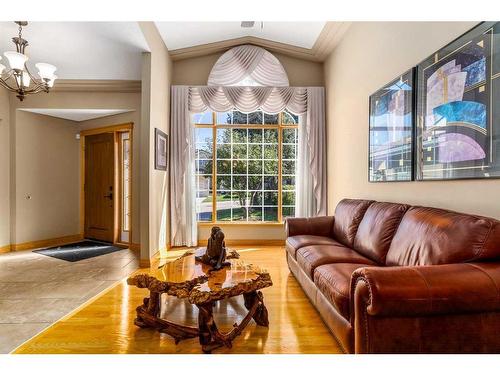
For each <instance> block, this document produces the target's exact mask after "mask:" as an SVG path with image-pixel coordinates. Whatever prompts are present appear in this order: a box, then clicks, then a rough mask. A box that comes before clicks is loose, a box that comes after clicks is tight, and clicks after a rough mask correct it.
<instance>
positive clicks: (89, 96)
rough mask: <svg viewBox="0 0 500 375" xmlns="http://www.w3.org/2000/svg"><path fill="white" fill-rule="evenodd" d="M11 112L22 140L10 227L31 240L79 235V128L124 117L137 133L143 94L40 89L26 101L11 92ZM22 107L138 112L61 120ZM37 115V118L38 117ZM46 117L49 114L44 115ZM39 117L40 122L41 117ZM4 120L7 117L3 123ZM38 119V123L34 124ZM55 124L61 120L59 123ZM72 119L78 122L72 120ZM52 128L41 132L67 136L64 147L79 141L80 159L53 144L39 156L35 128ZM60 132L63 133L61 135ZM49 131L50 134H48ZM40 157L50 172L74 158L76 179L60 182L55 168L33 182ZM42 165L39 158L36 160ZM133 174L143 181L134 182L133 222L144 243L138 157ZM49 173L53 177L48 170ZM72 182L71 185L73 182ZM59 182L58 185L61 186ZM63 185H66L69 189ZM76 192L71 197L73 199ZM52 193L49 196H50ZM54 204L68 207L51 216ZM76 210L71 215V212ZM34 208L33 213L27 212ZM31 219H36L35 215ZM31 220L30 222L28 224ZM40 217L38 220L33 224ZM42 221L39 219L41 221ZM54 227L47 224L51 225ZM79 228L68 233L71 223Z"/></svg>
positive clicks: (53, 137)
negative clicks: (48, 161)
mask: <svg viewBox="0 0 500 375" xmlns="http://www.w3.org/2000/svg"><path fill="white" fill-rule="evenodd" d="M10 103H11V106H10V118H11V119H12V120H11V134H10V145H16V147H10V148H11V162H10V169H11V184H10V201H11V202H15V204H12V205H11V208H10V212H11V214H10V224H11V225H10V228H11V230H10V232H11V238H10V242H11V243H12V244H15V243H17V244H19V243H23V242H26V241H34V240H42V239H47V238H55V237H61V236H65V235H73V234H79V233H80V227H79V219H80V187H79V186H80V185H79V177H80V142H79V141H78V140H76V139H75V135H76V133H78V132H79V131H80V130H81V129H85V128H91V127H98V126H105V125H112V124H115V123H123V122H134V129H135V134H138V133H139V130H140V110H141V108H140V107H141V94H140V93H138V92H136V93H118V92H58V91H54V92H51V93H50V94H39V95H34V96H28V97H27V98H26V99H25V101H23V102H20V101H19V100H18V99H17V98H16V97H15V96H13V95H11V96H10ZM19 108H59V109H68V108H71V109H75V108H93V109H133V110H135V111H134V112H130V113H126V114H121V115H116V116H110V117H106V118H102V119H97V120H92V121H88V122H82V123H76V122H71V121H67V122H66V121H65V120H60V119H57V118H53V117H49V116H42V115H36V114H32V113H27V112H24V111H19V110H17V109H19ZM34 119H37V120H36V121H35V120H34ZM40 119H44V120H43V121H41V120H40ZM37 121H38V122H37ZM61 121H62V122H65V123H66V125H67V126H66V127H64V126H56V125H58V124H59V125H60V123H61ZM0 124H1V123H0ZM33 124H36V125H33ZM54 124H55V125H54ZM68 124H72V125H71V126H68ZM45 128H47V129H49V130H50V131H49V130H47V133H43V134H42V138H40V139H41V140H42V141H43V142H46V143H48V144H49V145H50V144H51V142H56V141H57V142H62V140H63V139H64V140H66V141H67V144H65V145H59V146H58V147H59V149H64V150H65V151H68V150H70V149H71V150H73V148H72V145H76V147H77V158H76V160H74V159H73V158H72V157H68V158H66V157H65V156H64V154H63V153H59V151H58V150H56V149H53V148H50V147H48V148H47V149H43V151H44V152H45V153H46V154H47V155H45V154H43V155H42V156H43V157H42V159H41V160H40V161H39V160H38V159H39V156H40V155H39V153H40V149H39V148H40V147H42V146H39V145H38V143H40V142H38V141H37V142H35V143H33V139H32V138H31V134H38V133H37V132H39V131H41V130H42V129H45ZM69 128H73V129H72V130H71V132H72V136H71V137H69V135H68V134H67V133H66V131H69V130H67V129H69ZM58 134H59V135H58ZM44 136H46V137H48V139H44V138H43V137H44ZM139 141H140V138H139V137H136V138H134V145H133V152H134V154H133V157H136V160H138V159H139ZM52 155H58V157H57V158H52ZM45 158H51V159H50V160H51V161H52V163H50V164H46V159H45ZM30 161H35V162H36V163H41V164H40V169H39V170H37V171H38V172H37V173H40V171H43V169H42V168H45V167H46V168H47V169H46V171H50V173H55V172H52V171H57V170H65V168H66V163H69V162H70V161H71V164H72V172H71V173H69V172H68V174H67V176H68V181H66V182H68V183H69V179H70V178H71V184H70V185H65V184H62V182H61V183H58V184H59V185H57V186H55V185H54V181H58V180H57V178H58V177H57V176H58V175H56V176H55V177H54V176H53V175H51V174H50V173H48V174H47V173H46V174H43V175H40V176H38V175H37V174H35V176H36V177H37V178H39V180H37V182H36V183H35V182H34V181H33V182H31V178H32V176H33V173H34V172H33V171H32V169H31V166H30V165H31V164H30V163H31V162H30ZM33 165H36V164H33ZM132 173H133V178H135V181H134V186H136V185H137V189H134V188H133V191H132V193H133V198H132V199H133V202H135V205H134V207H135V209H134V216H133V218H132V225H133V242H135V243H138V242H139V241H140V237H139V235H140V232H139V229H140V228H139V224H140V223H139V214H140V205H139V188H138V182H139V164H138V163H135V164H134V166H133V172H132ZM46 175H48V178H44V176H46ZM75 176H76V180H75V181H76V184H77V185H76V186H77V191H76V195H75V192H74V191H73V188H72V187H73V186H74V185H73V182H75V181H73V180H74V179H75ZM69 186H71V188H70V187H69ZM56 188H57V189H56ZM63 189H65V190H64V191H63ZM50 192H52V196H51V197H49V198H50V199H53V201H51V202H52V206H50V207H48V208H47V207H46V206H45V205H44V203H42V201H45V200H46V199H45V198H44V197H46V196H48V195H50ZM27 194H31V195H32V199H31V200H27V199H26V195H27ZM69 197H71V202H70V201H69ZM50 199H49V201H50ZM62 203H67V206H68V207H66V205H65V206H64V207H61V206H60V205H61V204H62ZM75 206H76V207H77V208H78V209H77V211H76V212H75V211H74V207H75ZM51 207H59V208H61V209H62V213H61V214H60V215H55V214H54V215H52V216H50V219H48V216H45V213H44V211H45V210H46V209H49V210H50V209H51ZM70 213H71V218H70V217H69V216H70ZM28 214H29V216H27V215H28ZM30 220H31V221H30ZM75 222H77V223H78V226H77V227H75V226H74V223H75ZM26 223H28V224H26ZM32 223H34V224H32ZM35 224H36V225H35ZM49 224H50V228H48V227H45V225H49ZM70 228H71V229H72V230H73V231H72V232H71V233H68V231H69V229H70Z"/></svg>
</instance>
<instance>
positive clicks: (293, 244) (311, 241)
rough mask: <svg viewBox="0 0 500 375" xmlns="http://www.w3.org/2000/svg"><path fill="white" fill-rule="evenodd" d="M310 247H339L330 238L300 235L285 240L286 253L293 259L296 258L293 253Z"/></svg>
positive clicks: (337, 243)
mask: <svg viewBox="0 0 500 375" xmlns="http://www.w3.org/2000/svg"><path fill="white" fill-rule="evenodd" d="M310 245H340V244H339V242H337V241H335V240H334V239H333V238H330V237H322V236H311V235H300V236H292V237H288V238H287V239H286V245H285V248H286V251H288V253H289V254H290V255H291V256H292V258H293V259H295V258H296V256H295V253H296V252H297V250H298V249H300V248H301V247H304V246H310Z"/></svg>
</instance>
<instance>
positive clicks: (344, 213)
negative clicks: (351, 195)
mask: <svg viewBox="0 0 500 375" xmlns="http://www.w3.org/2000/svg"><path fill="white" fill-rule="evenodd" d="M372 203H373V201H367V200H362V199H342V200H341V201H340V202H339V204H338V205H337V207H336V208H335V221H334V222H333V236H334V238H335V239H336V240H338V241H339V242H340V243H342V244H344V245H346V246H349V247H352V246H353V243H354V237H355V236H356V232H357V231H358V226H359V223H360V222H361V219H363V216H364V214H365V212H366V210H367V209H368V207H369V206H370V205H371V204H372Z"/></svg>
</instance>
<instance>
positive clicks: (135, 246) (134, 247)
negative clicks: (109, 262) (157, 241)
mask: <svg viewBox="0 0 500 375" xmlns="http://www.w3.org/2000/svg"><path fill="white" fill-rule="evenodd" d="M128 248H129V249H130V250H132V251H140V250H141V244H140V243H131V244H129V246H128Z"/></svg>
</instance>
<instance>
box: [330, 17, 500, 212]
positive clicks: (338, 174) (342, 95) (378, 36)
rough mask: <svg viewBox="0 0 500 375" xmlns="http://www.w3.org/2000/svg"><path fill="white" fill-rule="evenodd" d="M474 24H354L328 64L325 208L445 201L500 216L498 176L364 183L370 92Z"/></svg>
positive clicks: (443, 203)
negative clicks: (358, 202)
mask: <svg viewBox="0 0 500 375" xmlns="http://www.w3.org/2000/svg"><path fill="white" fill-rule="evenodd" d="M474 25H475V23H474V22H456V23H455V22H453V23H451V22H448V23H445V22H435V23H430V22H429V23H428V22H425V23H424V22H404V23H387V22H380V23H364V22H361V23H353V24H352V25H351V27H350V28H349V30H348V31H347V33H346V35H345V36H344V39H343V40H342V41H341V43H340V44H339V45H338V46H337V48H336V49H335V50H334V52H333V53H332V55H331V56H330V57H329V58H328V60H327V61H326V63H325V84H326V88H327V105H326V107H327V122H328V192H329V196H328V199H329V212H330V213H333V211H334V208H335V206H336V204H337V202H338V201H339V200H340V199H342V198H345V197H354V198H370V199H376V200H386V201H393V202H407V203H411V204H422V205H430V206H435V207H444V208H449V209H454V210H458V211H465V212H470V213H476V214H481V215H487V216H492V217H496V218H500V200H499V199H498V196H499V192H500V180H467V181H465V180H462V181H432V182H431V181H429V182H417V181H415V182H398V183H369V182H368V177H367V176H368V170H367V168H368V147H367V145H368V97H369V95H370V94H371V93H373V92H375V91H376V90H377V89H378V88H380V87H381V86H383V85H384V84H386V83H387V82H389V81H390V80H392V79H394V78H395V77H397V76H398V75H399V74H401V73H402V72H404V71H406V70H407V69H409V68H411V67H412V66H414V65H416V64H418V63H419V62H420V61H421V60H423V59H424V58H426V57H427V56H429V55H430V54H432V53H433V52H435V51H436V50H437V49H439V48H440V47H442V46H444V45H445V44H447V43H448V42H450V41H452V40H453V39H454V38H456V37H458V36H459V35H460V34H462V33H463V32H465V31H467V30H468V29H469V28H471V27H473V26H474Z"/></svg>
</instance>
